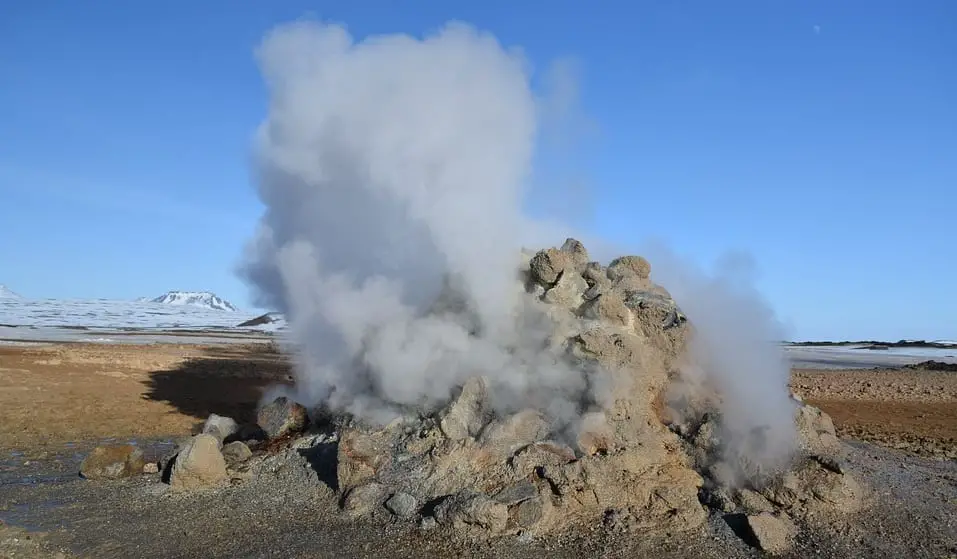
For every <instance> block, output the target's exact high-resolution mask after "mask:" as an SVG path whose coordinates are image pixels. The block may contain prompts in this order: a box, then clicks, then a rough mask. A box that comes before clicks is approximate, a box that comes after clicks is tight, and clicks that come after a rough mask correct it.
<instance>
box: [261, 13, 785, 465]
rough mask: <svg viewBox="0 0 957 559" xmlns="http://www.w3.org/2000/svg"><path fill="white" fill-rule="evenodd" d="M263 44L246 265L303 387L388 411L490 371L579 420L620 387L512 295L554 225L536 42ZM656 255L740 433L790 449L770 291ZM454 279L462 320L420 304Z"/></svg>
mask: <svg viewBox="0 0 957 559" xmlns="http://www.w3.org/2000/svg"><path fill="white" fill-rule="evenodd" d="M258 54H259V60H260V63H261V66H262V71H263V74H264V76H265V78H266V81H267V84H268V87H269V92H270V107H269V115H268V118H267V120H266V121H265V122H264V123H263V125H262V126H261V128H260V130H259V133H258V138H257V146H256V148H257V150H256V153H257V161H256V169H257V173H258V176H257V179H258V181H257V182H258V185H259V189H260V196H261V198H262V200H263V202H264V203H265V205H266V212H265V215H264V217H263V220H262V223H261V227H260V231H259V234H258V236H257V237H256V238H255V239H254V241H253V242H252V243H251V244H250V245H249V247H248V254H247V259H246V263H245V265H244V269H243V273H244V275H245V277H246V278H247V279H248V280H249V281H250V282H251V283H252V284H253V285H254V286H255V287H256V290H257V294H258V296H259V301H258V302H259V304H261V305H263V306H268V307H272V308H276V309H279V310H281V311H283V312H284V313H285V314H286V316H287V318H288V320H289V321H290V331H291V333H292V335H293V336H294V338H295V339H294V342H295V343H296V346H297V350H298V362H297V367H296V376H297V383H296V390H297V393H296V394H295V397H296V398H297V399H298V400H300V401H302V402H303V403H305V404H308V405H323V406H326V407H329V408H331V409H333V410H336V411H347V412H351V413H353V414H356V415H358V416H360V417H362V418H364V419H368V420H371V421H375V422H384V421H388V420H389V419H391V418H392V417H394V416H395V415H396V414H399V413H402V412H403V409H404V408H413V409H416V410H419V411H422V410H428V409H430V408H431V407H433V406H436V405H438V404H440V403H443V402H444V401H445V400H447V399H448V397H449V396H450V394H451V393H452V391H453V390H454V389H455V387H457V386H459V385H461V383H462V382H463V381H464V380H465V379H466V378H468V377H470V376H473V375H477V374H481V375H485V376H487V377H490V378H491V379H492V380H494V381H495V385H496V386H497V389H496V392H495V394H494V396H495V397H494V398H493V402H494V403H495V405H497V406H501V407H503V408H512V409H514V408H518V407H522V406H528V405H531V406H535V407H538V408H540V409H547V410H548V411H549V412H550V414H551V415H552V417H553V418H556V420H557V421H559V422H566V421H570V420H572V419H573V418H575V417H578V416H580V414H581V413H582V412H583V411H586V409H587V408H588V407H589V406H597V407H601V406H602V405H603V403H604V401H605V400H606V399H607V398H608V397H609V395H608V394H607V387H606V386H602V383H601V382H599V381H598V379H597V377H596V376H595V374H594V373H595V372H594V371H586V370H580V369H572V368H571V367H570V366H568V365H567V364H564V363H562V362H561V361H560V360H557V359H555V358H554V355H553V354H550V353H549V352H547V351H543V348H544V347H545V346H547V341H548V339H549V337H550V335H551V328H552V325H551V323H549V322H547V321H546V320H545V318H544V317H542V316H540V315H538V314H536V313H535V312H533V311H530V310H529V309H527V308H525V307H523V305H526V304H527V303H525V302H523V301H521V300H520V299H518V298H516V296H517V294H518V290H517V289H515V287H516V281H517V279H516V277H515V270H516V269H517V265H518V254H519V248H520V247H521V245H522V244H523V243H522V242H523V241H527V240H528V239H529V238H530V237H529V236H530V235H532V234H538V235H539V236H540V235H541V233H542V227H541V224H539V223H533V222H532V221H531V220H529V219H527V218H526V217H525V216H523V214H522V211H521V208H522V202H523V197H524V194H525V190H524V185H525V184H527V180H528V178H529V175H530V171H531V169H530V166H531V161H532V156H533V152H534V147H535V139H536V130H537V127H538V125H539V122H538V119H537V115H540V114H542V111H541V109H542V105H541V103H540V100H538V99H536V97H535V95H534V94H533V92H532V89H531V87H530V76H529V74H528V72H527V68H526V64H525V61H524V60H523V59H522V58H521V57H520V56H519V55H518V54H517V53H515V52H510V51H508V50H506V49H504V48H503V47H502V46H501V45H500V44H499V43H498V42H497V41H496V40H495V38H494V37H492V36H489V35H487V34H483V33H480V32H478V31H476V30H474V29H473V28H471V27H468V26H466V25H463V24H449V25H447V26H445V27H444V28H442V29H441V30H439V31H438V32H437V33H435V34H433V35H430V36H428V37H425V38H424V39H416V38H412V37H409V36H405V35H389V36H378V37H371V38H368V39H365V40H364V41H362V42H355V41H354V40H353V39H352V38H351V37H350V36H349V34H348V33H347V31H346V30H345V29H344V28H342V27H340V26H336V25H327V24H322V23H316V22H304V23H303V22H301V23H295V24H291V25H286V26H282V27H279V28H277V29H276V30H274V31H273V32H272V33H270V34H269V35H268V36H267V38H266V39H265V41H264V42H263V44H262V45H261V48H260V50H259V53H258ZM546 112H547V111H546ZM532 246H541V245H540V244H535V245H532ZM546 246H547V245H546ZM658 252H660V251H658ZM649 255H650V256H652V259H651V260H652V262H653V263H655V270H656V272H655V275H656V279H657V280H658V281H659V282H660V283H662V284H664V285H665V286H666V287H668V288H669V289H671V290H672V292H673V294H674V295H675V298H676V300H677V301H678V303H679V305H681V306H682V308H683V309H684V310H685V312H686V313H687V314H688V315H689V317H691V320H692V322H693V323H694V324H695V326H696V328H697V330H698V332H699V333H698V335H697V336H696V340H697V341H696V342H695V346H694V348H693V352H694V355H693V357H694V359H695V362H696V364H697V365H698V367H699V370H700V371H701V372H702V374H704V375H706V376H708V377H709V378H711V379H713V380H715V381H716V383H717V384H718V385H720V387H721V389H722V393H723V394H724V395H725V400H726V401H725V406H724V411H725V415H726V419H727V424H728V426H729V430H730V432H731V433H732V435H735V436H737V435H741V438H742V439H741V440H744V439H745V438H746V436H745V435H746V434H747V433H750V432H752V431H753V430H754V428H756V427H763V428H766V429H770V432H769V435H770V440H771V441H773V442H774V444H772V445H771V447H768V446H767V445H765V446H763V447H761V448H757V447H755V448H756V449H757V450H755V452H757V453H759V454H760V453H767V454H768V456H771V455H777V454H779V453H778V452H777V450H778V449H777V446H782V447H783V446H789V445H790V444H792V443H791V440H792V439H793V436H792V434H791V430H790V429H789V427H788V426H789V425H790V424H791V423H790V415H789V414H790V411H789V410H790V408H789V407H788V404H789V402H788V401H787V389H786V374H787V371H786V368H784V369H782V367H783V365H782V362H781V361H779V355H778V354H777V353H775V349H774V348H773V347H771V346H769V345H767V344H765V343H764V342H765V341H766V338H769V337H772V338H773V336H768V335H766V334H767V332H768V331H767V330H766V329H765V327H766V326H767V325H768V324H769V323H770V321H769V317H768V315H767V313H766V309H765V307H764V306H762V304H761V303H760V300H759V298H756V297H755V296H754V295H755V294H754V293H752V292H751V291H750V290H749V288H748V287H747V284H746V282H738V283H734V282H727V281H724V280H715V279H713V278H709V277H708V276H706V275H702V274H700V273H698V272H696V271H695V270H694V269H693V268H691V267H688V266H686V265H683V264H681V263H680V262H679V261H678V260H677V259H675V258H673V257H671V256H669V255H667V254H656V253H650V254H649ZM662 280H664V281H662ZM446 285H452V286H454V289H453V290H452V292H454V293H455V294H456V296H457V297H458V298H459V299H461V300H445V301H443V302H442V304H444V305H451V306H455V305H459V306H464V307H467V308H468V309H470V310H471V311H472V313H473V316H471V317H470V319H469V320H463V319H462V318H461V316H460V315H458V314H443V313H426V311H427V310H428V309H429V308H431V306H432V305H433V304H434V303H435V301H436V298H437V297H438V296H439V294H440V293H443V287H445V286H446ZM759 342H760V343H759ZM772 447H773V448H772ZM762 449H763V450H762Z"/></svg>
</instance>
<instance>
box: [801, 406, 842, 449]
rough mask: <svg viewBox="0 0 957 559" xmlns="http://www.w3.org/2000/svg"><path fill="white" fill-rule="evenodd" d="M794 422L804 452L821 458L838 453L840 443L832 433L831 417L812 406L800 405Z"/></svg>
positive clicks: (832, 423)
mask: <svg viewBox="0 0 957 559" xmlns="http://www.w3.org/2000/svg"><path fill="white" fill-rule="evenodd" d="M795 422H796V425H797V430H798V436H799V439H800V441H801V447H802V449H803V450H804V451H805V452H807V453H808V454H812V455H817V456H822V457H828V456H834V455H835V454H837V453H839V451H840V447H841V443H840V441H839V440H838V439H837V435H836V433H835V432H834V422H833V421H831V416H829V415H827V414H826V413H824V412H823V411H821V410H820V409H818V408H815V407H814V406H809V405H801V406H799V407H798V409H797V413H796V417H795Z"/></svg>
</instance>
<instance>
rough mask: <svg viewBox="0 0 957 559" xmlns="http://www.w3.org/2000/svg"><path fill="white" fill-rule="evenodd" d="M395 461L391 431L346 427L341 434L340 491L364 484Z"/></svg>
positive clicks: (338, 472) (338, 476)
mask: <svg viewBox="0 0 957 559" xmlns="http://www.w3.org/2000/svg"><path fill="white" fill-rule="evenodd" d="M391 460H392V439H391V437H390V435H389V434H388V433H384V432H381V431H380V432H377V433H364V432H362V431H359V430H347V431H345V432H344V433H342V434H341V435H340V437H339V449H338V457H337V460H336V462H337V463H336V477H337V479H338V482H339V489H340V490H341V491H344V492H345V491H348V490H349V489H351V488H353V487H356V486H358V485H361V484H363V483H365V482H367V481H369V480H371V479H372V478H374V477H375V475H376V472H377V471H378V470H379V469H380V468H382V467H383V466H384V465H385V464H386V463H387V462H389V461H391Z"/></svg>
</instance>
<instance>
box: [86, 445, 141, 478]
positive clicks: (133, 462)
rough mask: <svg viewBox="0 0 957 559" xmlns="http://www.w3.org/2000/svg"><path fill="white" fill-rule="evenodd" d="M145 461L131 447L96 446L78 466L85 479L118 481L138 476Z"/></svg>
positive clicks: (137, 450) (139, 452) (139, 451)
mask: <svg viewBox="0 0 957 559" xmlns="http://www.w3.org/2000/svg"><path fill="white" fill-rule="evenodd" d="M145 463H146V461H145V460H144V459H143V451H142V450H140V449H138V448H136V447H135V446H133V445H117V446H98V447H96V448H94V449H93V452H91V453H90V454H89V455H88V456H87V457H86V458H85V459H84V460H83V463H82V464H80V475H82V476H83V477H85V478H86V479H120V478H124V477H130V476H134V475H139V474H141V473H142V472H143V466H144V465H145Z"/></svg>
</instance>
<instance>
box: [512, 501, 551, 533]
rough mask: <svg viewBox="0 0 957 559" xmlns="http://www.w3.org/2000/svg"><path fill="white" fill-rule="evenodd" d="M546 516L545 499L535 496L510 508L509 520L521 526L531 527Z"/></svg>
mask: <svg viewBox="0 0 957 559" xmlns="http://www.w3.org/2000/svg"><path fill="white" fill-rule="evenodd" d="M544 516H545V500H544V499H542V498H541V497H538V496H535V497H533V498H531V499H528V500H525V501H522V502H520V503H518V504H517V505H515V506H513V507H511V508H510V509H509V520H510V521H511V523H512V524H514V525H515V526H518V527H519V528H531V527H532V526H534V525H535V524H536V523H538V522H539V521H540V520H541V519H542V517H544Z"/></svg>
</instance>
